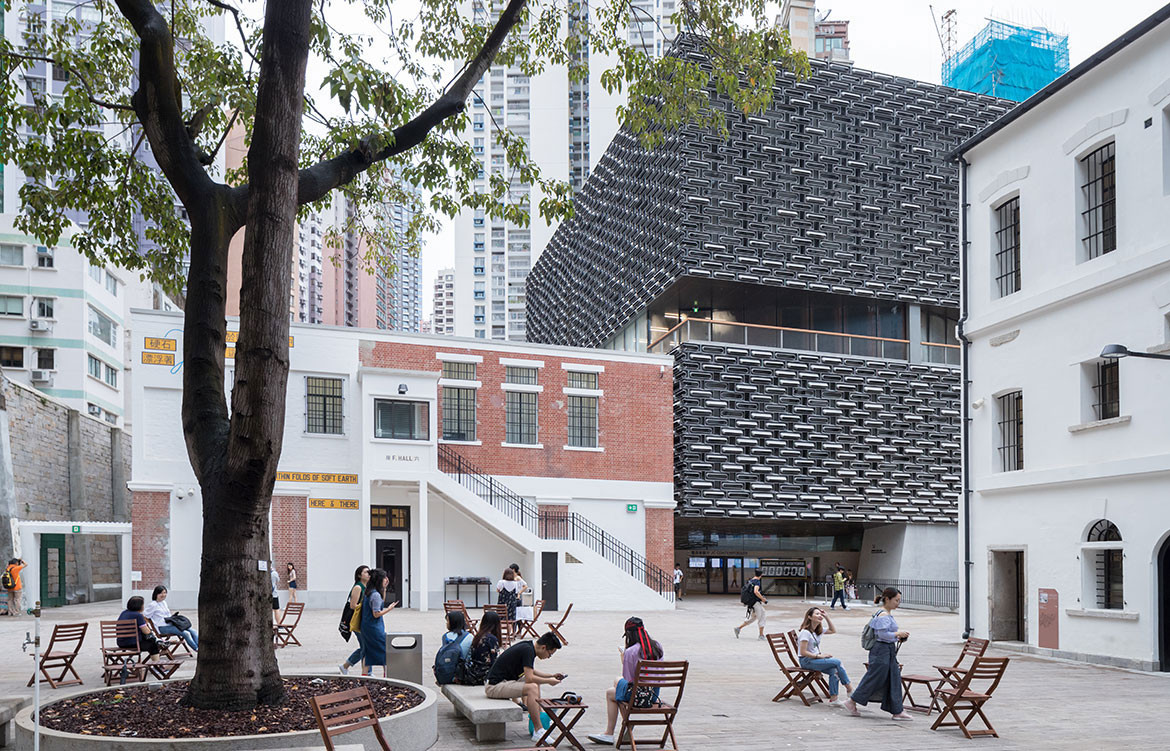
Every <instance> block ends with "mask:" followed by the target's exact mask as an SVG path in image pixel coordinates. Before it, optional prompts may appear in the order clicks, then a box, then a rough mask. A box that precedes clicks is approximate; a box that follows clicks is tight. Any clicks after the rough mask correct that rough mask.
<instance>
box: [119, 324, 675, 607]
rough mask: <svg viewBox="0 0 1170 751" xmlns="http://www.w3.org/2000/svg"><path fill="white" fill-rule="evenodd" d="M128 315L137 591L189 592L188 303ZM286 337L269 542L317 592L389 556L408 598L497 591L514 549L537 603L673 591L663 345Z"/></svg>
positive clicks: (377, 334)
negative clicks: (634, 347)
mask: <svg viewBox="0 0 1170 751" xmlns="http://www.w3.org/2000/svg"><path fill="white" fill-rule="evenodd" d="M131 325H132V331H133V336H132V340H131V342H130V346H131V348H132V349H131V351H132V357H131V361H132V368H133V370H132V374H131V378H130V395H131V405H132V409H131V411H130V417H129V419H128V424H129V425H130V426H132V428H131V429H132V430H133V431H134V436H135V441H134V462H133V478H132V481H131V482H130V490H131V491H132V492H133V494H134V503H133V524H134V539H133V563H134V565H133V568H134V578H135V582H136V583H135V585H134V588H135V590H136V591H141V592H149V591H150V590H151V589H152V588H153V587H154V586H156V585H157V584H164V585H166V586H167V587H168V588H169V589H170V590H171V597H172V600H173V601H174V602H176V603H177V604H178V605H179V606H182V607H189V606H191V605H192V604H193V603H194V602H195V599H196V592H197V590H198V585H199V565H200V550H201V533H200V530H201V529H202V526H203V524H202V503H201V500H200V490H199V484H198V483H197V482H196V480H195V476H194V473H193V471H192V469H191V465H190V461H189V459H188V456H187V449H186V445H185V442H184V439H183V430H182V424H181V418H180V406H181V403H182V368H183V362H182V352H183V318H182V316H181V315H180V314H177V313H170V314H168V313H162V312H159V311H134V312H133V314H132V315H131ZM236 326H237V323H236V321H235V320H234V319H231V320H229V332H228V341H229V342H230V343H229V344H228V348H227V353H226V356H227V372H226V374H225V376H226V383H227V384H228V387H229V388H230V384H231V383H233V356H234V349H235V348H234V342H235V341H236V333H235V332H234V331H233V330H234V329H235V328H236ZM290 333H291V337H290V344H291V349H290V351H289V357H290V374H289V380H288V399H287V413H286V417H285V420H286V422H285V435H284V448H283V452H282V455H281V460H280V467H279V472H278V475H277V480H276V488H275V492H274V497H273V504H272V516H271V540H272V555H273V559H274V560H275V561H277V564H278V567H279V570H281V571H284V566H285V564H286V563H289V562H292V563H294V565H295V566H296V569H297V572H298V584H299V585H300V591H301V599H302V601H304V602H307V603H308V604H309V606H310V607H329V608H333V607H338V606H339V603H341V602H342V601H343V599H344V597H345V593H346V592H347V591H348V590H349V587H350V586H351V585H352V581H353V579H352V577H353V571H354V569H355V568H356V567H357V566H358V565H361V564H366V565H369V566H372V567H380V568H384V569H385V570H386V571H387V572H388V573H389V575H390V587H391V589H392V590H393V591H394V595H393V599H398V600H400V601H401V603H402V605H403V606H405V607H411V608H418V609H422V610H426V609H428V608H439V607H441V606H442V602H443V600H444V599H454V598H458V599H463V600H464V601H465V602H467V604H468V606H469V607H473V606H474V605H475V604H477V603H478V604H481V605H482V604H484V603H485V602H492V603H494V602H495V599H496V592H495V588H494V585H495V583H496V581H497V580H499V579H500V577H501V575H502V573H503V570H504V569H505V568H506V567H507V566H508V565H509V564H511V563H518V564H519V565H520V566H521V568H522V571H523V573H524V577H525V580H526V581H527V582H528V584H529V586H530V587H532V588H533V589H534V590H535V591H536V593H537V594H536V597H538V598H541V599H544V600H546V601H547V603H548V607H547V609H549V610H556V609H557V606H558V605H559V608H560V609H564V608H565V607H566V606H567V605H568V604H569V603H573V604H575V605H576V607H577V608H584V609H590V608H592V609H612V608H620V609H633V610H647V609H667V608H670V607H672V599H673V592H672V589H671V580H670V576H669V575H670V572H671V570H672V565H673V561H672V559H671V557H670V556H671V555H672V552H673V539H674V537H673V535H674V505H675V504H674V497H673V492H674V491H673V482H672V472H673V434H672V431H671V420H672V407H671V405H672V398H673V397H672V379H671V375H670V367H669V366H670V359H669V358H666V357H660V356H656V355H646V354H634V353H615V352H609V351H605V350H586V349H574V348H568V347H550V346H545V345H536V344H517V343H508V342H490V343H489V342H482V341H476V340H474V339H470V340H469V339H456V338H454V337H450V336H422V335H419V334H404V333H389V332H385V331H380V330H375V329H357V328H352V327H333V326H322V325H302V324H294V325H293V326H292V329H291V332H290ZM459 579H462V580H464V581H461V582H457V581H455V580H459ZM469 579H481V580H483V581H482V583H481V584H479V585H478V588H477V585H476V584H475V583H473V582H469V581H467V580H469ZM456 586H458V587H459V588H458V589H456ZM282 596H283V593H282Z"/></svg>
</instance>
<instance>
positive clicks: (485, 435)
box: [360, 341, 674, 564]
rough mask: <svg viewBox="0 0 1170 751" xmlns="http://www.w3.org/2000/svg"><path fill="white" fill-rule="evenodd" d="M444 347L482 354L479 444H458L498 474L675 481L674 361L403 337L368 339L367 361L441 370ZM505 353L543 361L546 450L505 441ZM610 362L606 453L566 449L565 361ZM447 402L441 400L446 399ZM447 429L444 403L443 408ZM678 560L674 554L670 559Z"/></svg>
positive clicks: (603, 403) (602, 437)
mask: <svg viewBox="0 0 1170 751" xmlns="http://www.w3.org/2000/svg"><path fill="white" fill-rule="evenodd" d="M439 352H450V353H456V354H464V355H479V356H481V357H483V362H480V363H477V364H476V379H477V380H479V381H480V382H481V383H482V386H481V387H480V388H479V391H478V393H477V394H476V439H477V440H478V441H479V442H480V443H481V444H482V445H479V446H471V445H463V444H458V445H457V450H458V452H459V453H460V454H461V455H462V456H464V457H465V458H466V459H468V460H469V461H470V462H471V463H472V464H474V465H476V466H477V467H478V468H480V469H482V470H484V471H486V472H488V473H489V474H493V475H527V476H530V477H580V478H590V479H599V480H641V481H650V482H672V481H673V472H674V413H673V410H674V395H673V388H674V386H673V382H672V375H671V368H670V367H669V365H667V366H666V367H663V366H661V365H656V364H651V363H631V362H623V361H621V360H596V359H586V358H573V357H564V356H560V355H554V354H552V353H551V352H548V353H546V352H519V353H518V352H508V351H502V350H493V349H486V348H483V349H480V348H471V347H456V346H452V347H433V346H425V345H417V344H404V343H399V342H373V341H363V342H362V343H361V351H360V357H361V364H362V366H363V367H371V368H394V369H397V370H420V371H432V372H436V373H437V372H440V371H441V370H442V362H441V361H440V360H438V359H437V358H436V354H437V353H439ZM500 358H505V359H508V358H511V359H524V360H541V361H543V363H544V367H543V368H541V369H540V371H539V380H538V383H539V384H540V385H542V386H544V392H543V393H541V394H540V395H539V397H538V398H537V429H538V438H537V440H538V441H539V442H540V444H541V445H543V446H544V449H543V450H533V449H527V448H510V447H505V446H501V445H500V444H501V443H503V442H504V437H505V428H504V400H505V397H504V391H503V390H502V389H501V388H500V384H501V383H503V381H504V366H503V365H502V364H500ZM573 362H578V363H582V364H585V365H598V364H601V365H604V366H605V372H604V373H600V374H599V375H598V386H599V388H600V389H601V391H602V392H603V394H604V395H603V396H602V397H601V398H600V399H599V400H598V445H600V446H601V447H603V448H604V449H605V451H604V452H595V451H567V450H565V449H564V448H563V447H564V446H565V444H566V443H567V442H568V415H567V410H566V397H565V394H564V393H563V392H562V391H561V389H562V388H563V387H565V386H567V385H568V375H567V371H566V370H564V369H563V368H562V367H561V364H562V363H573ZM440 401H441V399H440ZM438 409H439V411H440V414H439V415H438V423H437V424H438V425H439V430H440V434H441V430H442V424H443V416H442V405H441V404H440V405H439V407H438ZM671 563H672V564H673V561H671Z"/></svg>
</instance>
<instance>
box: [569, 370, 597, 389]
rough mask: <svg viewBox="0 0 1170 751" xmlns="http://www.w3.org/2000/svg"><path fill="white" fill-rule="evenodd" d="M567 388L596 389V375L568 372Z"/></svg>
mask: <svg viewBox="0 0 1170 751" xmlns="http://www.w3.org/2000/svg"><path fill="white" fill-rule="evenodd" d="M569 388H571V389H596V388H598V386H597V374H596V373H577V372H574V371H572V370H570V371H569Z"/></svg>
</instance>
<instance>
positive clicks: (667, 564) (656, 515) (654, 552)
mask: <svg viewBox="0 0 1170 751" xmlns="http://www.w3.org/2000/svg"><path fill="white" fill-rule="evenodd" d="M646 560H647V561H649V562H650V563H653V564H654V565H655V566H657V567H658V568H660V569H662V570H663V571H664V572H666V573H667V574H668V575H669V574H672V573H673V572H674V509H669V508H648V509H646Z"/></svg>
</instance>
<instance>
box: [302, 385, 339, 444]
mask: <svg viewBox="0 0 1170 751" xmlns="http://www.w3.org/2000/svg"><path fill="white" fill-rule="evenodd" d="M305 402H306V409H305V432H306V433H326V434H332V435H340V434H341V433H342V432H343V431H344V424H343V423H344V420H343V417H344V412H343V408H342V407H343V397H342V382H341V379H340V378H318V377H315V376H308V377H306V378H305Z"/></svg>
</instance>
